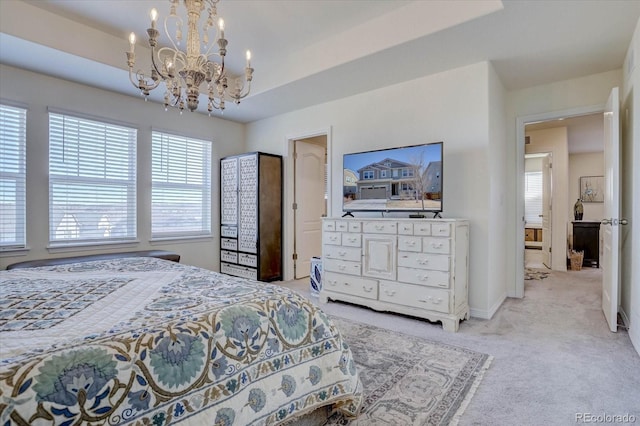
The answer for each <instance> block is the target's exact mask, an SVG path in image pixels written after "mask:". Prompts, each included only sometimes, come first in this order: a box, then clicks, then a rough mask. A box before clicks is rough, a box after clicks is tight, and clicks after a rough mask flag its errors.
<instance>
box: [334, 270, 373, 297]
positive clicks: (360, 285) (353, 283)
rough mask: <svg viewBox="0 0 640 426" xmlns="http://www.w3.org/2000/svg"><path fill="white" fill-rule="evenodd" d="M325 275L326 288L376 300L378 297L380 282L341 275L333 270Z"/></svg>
mask: <svg viewBox="0 0 640 426" xmlns="http://www.w3.org/2000/svg"><path fill="white" fill-rule="evenodd" d="M324 275H325V276H324V277H323V281H324V283H323V288H324V289H327V290H329V291H336V292H339V293H345V294H351V295H353V296H360V297H364V298H367V299H374V300H375V299H377V298H378V282H377V281H375V280H368V279H366V278H360V277H351V276H348V275H339V274H335V273H333V272H326V273H325V274H324Z"/></svg>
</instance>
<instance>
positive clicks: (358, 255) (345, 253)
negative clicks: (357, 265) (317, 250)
mask: <svg viewBox="0 0 640 426" xmlns="http://www.w3.org/2000/svg"><path fill="white" fill-rule="evenodd" d="M324 256H325V257H326V258H327V259H338V260H350V261H351V262H360V261H361V260H362V252H361V250H360V248H358V247H342V246H331V245H326V246H325V247H324Z"/></svg>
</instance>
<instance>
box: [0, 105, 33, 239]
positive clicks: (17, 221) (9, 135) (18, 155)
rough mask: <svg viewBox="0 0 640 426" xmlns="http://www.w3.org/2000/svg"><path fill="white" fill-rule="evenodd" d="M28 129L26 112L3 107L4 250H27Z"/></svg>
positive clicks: (0, 185) (0, 223)
mask: <svg viewBox="0 0 640 426" xmlns="http://www.w3.org/2000/svg"><path fill="white" fill-rule="evenodd" d="M26 128H27V110H26V109H23V108H16V107H12V106H8V105H0V250H12V249H22V248H25V247H26V239H25V180H26V179H25V176H26V172H25V166H26V163H25V151H26V140H27V137H26V133H27V130H26Z"/></svg>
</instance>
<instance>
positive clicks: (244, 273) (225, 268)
mask: <svg viewBox="0 0 640 426" xmlns="http://www.w3.org/2000/svg"><path fill="white" fill-rule="evenodd" d="M220 272H222V273H223V274H229V275H235V276H236V277H242V278H249V279H252V280H257V279H258V270H257V269H252V268H247V267H246V266H240V265H230V264H228V263H221V264H220Z"/></svg>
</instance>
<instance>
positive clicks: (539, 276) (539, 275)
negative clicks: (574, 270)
mask: <svg viewBox="0 0 640 426" xmlns="http://www.w3.org/2000/svg"><path fill="white" fill-rule="evenodd" d="M548 276H549V272H545V271H540V270H537V269H531V268H525V269H524V279H525V280H543V279H545V278H547V277H548Z"/></svg>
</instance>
